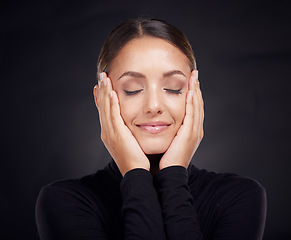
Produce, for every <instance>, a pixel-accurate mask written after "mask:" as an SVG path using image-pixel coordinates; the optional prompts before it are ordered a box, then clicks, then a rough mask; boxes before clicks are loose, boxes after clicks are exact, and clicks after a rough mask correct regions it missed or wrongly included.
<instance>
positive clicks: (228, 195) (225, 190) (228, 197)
mask: <svg viewBox="0 0 291 240" xmlns="http://www.w3.org/2000/svg"><path fill="white" fill-rule="evenodd" d="M189 185H190V188H191V189H192V191H193V193H194V194H196V195H199V194H204V195H207V196H215V197H216V198H219V199H220V200H221V199H223V201H228V202H230V201H234V200H235V201H237V200H238V199H241V200H249V201H253V200H257V202H261V203H262V202H265V201H266V190H265V188H264V187H263V186H262V185H261V184H260V183H259V182H258V181H257V180H255V179H252V178H249V177H242V176H239V175H237V174H233V173H215V172H209V171H207V170H205V169H198V168H196V167H195V166H193V165H192V166H191V168H189Z"/></svg>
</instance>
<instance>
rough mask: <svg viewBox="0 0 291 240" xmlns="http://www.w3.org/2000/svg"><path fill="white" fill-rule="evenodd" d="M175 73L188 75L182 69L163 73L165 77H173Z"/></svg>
mask: <svg viewBox="0 0 291 240" xmlns="http://www.w3.org/2000/svg"><path fill="white" fill-rule="evenodd" d="M175 74H178V75H182V76H184V77H186V75H185V74H184V73H183V72H182V71H180V70H173V71H169V72H166V73H164V74H163V77H171V76H173V75H175Z"/></svg>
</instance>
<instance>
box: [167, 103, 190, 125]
mask: <svg viewBox="0 0 291 240" xmlns="http://www.w3.org/2000/svg"><path fill="white" fill-rule="evenodd" d="M168 109H169V110H170V111H171V115H172V118H173V119H174V120H175V122H176V123H177V124H179V125H181V124H182V122H183V119H184V116H185V113H186V99H185V98H177V99H175V100H172V101H169V104H168Z"/></svg>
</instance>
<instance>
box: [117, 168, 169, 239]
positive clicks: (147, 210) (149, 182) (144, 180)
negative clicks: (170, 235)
mask: <svg viewBox="0 0 291 240" xmlns="http://www.w3.org/2000/svg"><path fill="white" fill-rule="evenodd" d="M120 188H121V193H122V200H123V204H122V214H123V219H124V232H125V239H126V240H129V239H132V240H138V239H145V240H151V239H152V240H157V239H159V240H163V239H165V235H164V229H163V219H162V213H161V208H160V205H159V201H158V197H157V193H156V190H155V188H154V186H153V177H152V175H151V173H150V172H148V171H146V170H143V169H134V170H131V171H129V172H128V173H126V174H125V176H124V178H123V180H122V181H121V186H120Z"/></svg>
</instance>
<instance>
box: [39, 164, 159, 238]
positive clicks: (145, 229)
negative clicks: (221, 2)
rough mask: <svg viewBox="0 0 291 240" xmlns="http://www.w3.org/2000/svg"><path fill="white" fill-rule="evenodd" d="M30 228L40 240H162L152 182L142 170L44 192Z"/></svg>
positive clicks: (55, 186)
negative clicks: (34, 228)
mask: <svg viewBox="0 0 291 240" xmlns="http://www.w3.org/2000/svg"><path fill="white" fill-rule="evenodd" d="M114 179H116V181H115V180H114ZM36 222H37V229H38V234H39V238H40V239H41V240H58V239H62V240H64V239H70V240H81V239H82V240H83V239H85V240H109V239H110V240H112V239H114V240H118V239H120V240H121V239H122V240H132V239H134V240H138V239H146V240H151V239H152V240H157V239H158V240H163V239H165V235H164V230H163V219H162V213H161V208H160V205H159V201H158V197H157V193H156V190H155V188H154V186H153V177H152V175H151V174H150V172H148V171H146V170H143V169H134V170H132V171H130V172H128V173H127V174H126V175H125V176H124V178H121V176H120V177H119V174H118V173H117V172H113V171H110V175H108V174H107V172H105V171H100V172H98V173H97V174H96V175H95V176H94V177H93V178H91V177H85V178H83V180H82V181H79V180H66V181H60V182H56V183H53V184H50V185H48V186H45V187H43V188H42V190H41V192H40V194H39V197H38V200H37V204H36Z"/></svg>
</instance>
